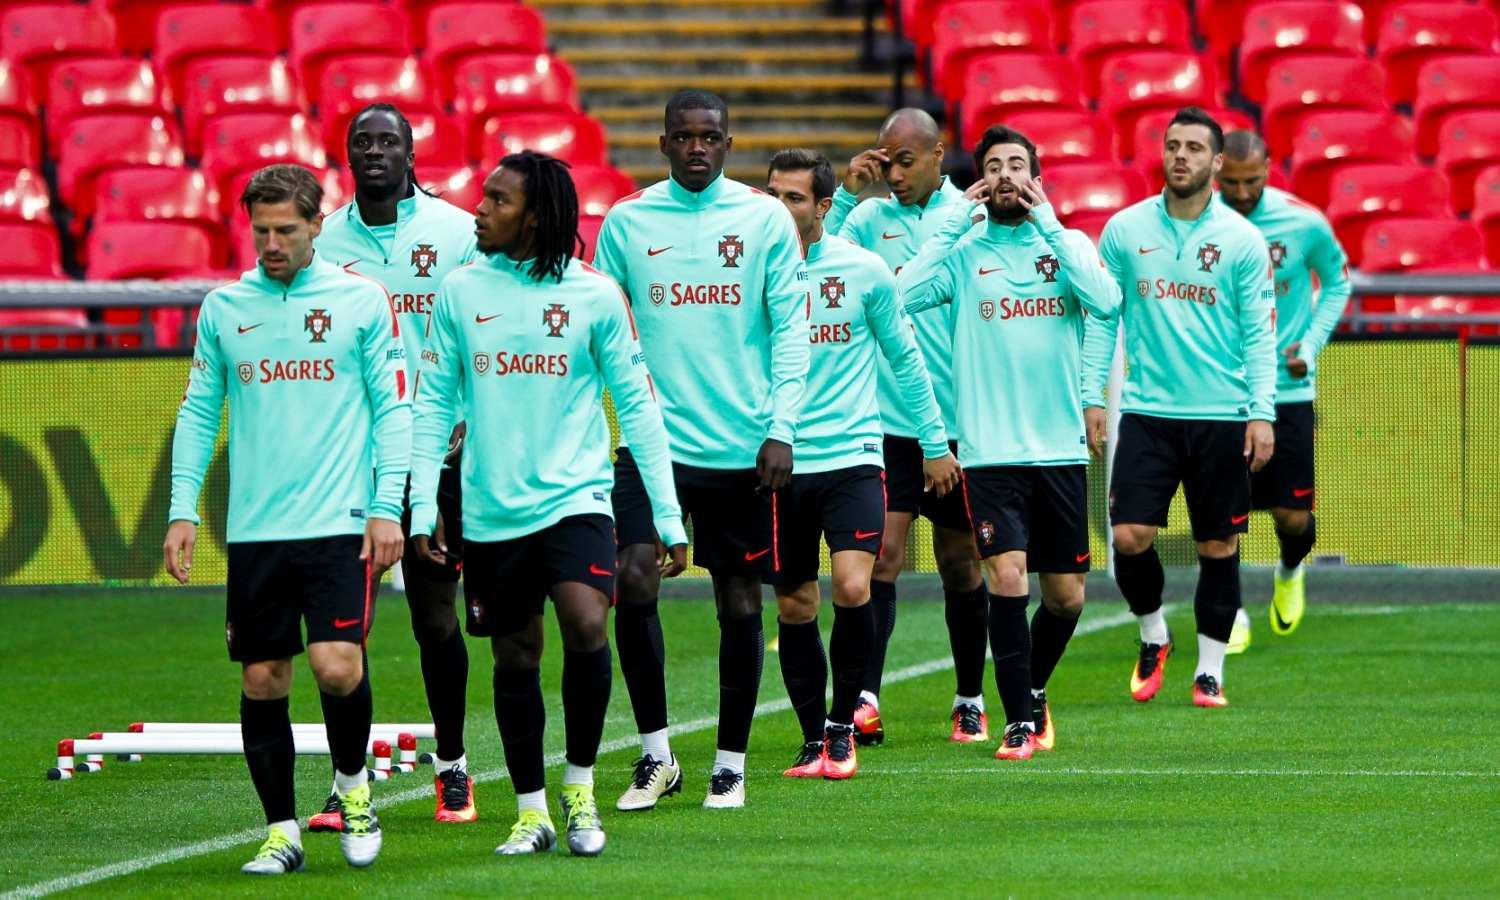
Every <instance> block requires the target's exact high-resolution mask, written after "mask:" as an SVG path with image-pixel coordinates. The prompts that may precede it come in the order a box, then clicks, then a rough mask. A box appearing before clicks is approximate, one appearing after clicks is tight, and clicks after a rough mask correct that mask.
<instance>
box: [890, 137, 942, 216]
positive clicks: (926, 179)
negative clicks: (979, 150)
mask: <svg viewBox="0 0 1500 900" xmlns="http://www.w3.org/2000/svg"><path fill="white" fill-rule="evenodd" d="M880 149H882V150H884V151H885V155H886V156H887V157H889V158H890V162H888V163H884V164H882V165H881V167H880V169H881V171H882V172H883V173H884V174H885V183H886V185H887V186H888V187H889V188H890V189H891V196H893V197H895V198H896V202H897V203H900V204H901V205H902V206H910V205H912V204H913V203H926V202H927V198H928V197H931V196H932V192H933V191H935V190H937V189H938V185H940V184H942V182H943V145H942V143H941V142H938V143H936V144H934V143H932V142H931V141H930V140H929V139H927V138H926V137H924V136H923V135H922V134H921V132H920V131H919V130H917V129H914V128H899V129H893V130H892V131H891V132H889V133H888V134H886V136H885V141H884V143H882V144H881V146H880Z"/></svg>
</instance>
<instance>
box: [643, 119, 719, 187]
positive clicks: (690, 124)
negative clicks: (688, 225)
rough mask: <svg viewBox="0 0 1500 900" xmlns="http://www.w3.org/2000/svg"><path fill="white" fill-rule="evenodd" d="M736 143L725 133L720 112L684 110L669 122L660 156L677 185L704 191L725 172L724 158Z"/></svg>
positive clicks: (663, 137) (662, 141)
mask: <svg viewBox="0 0 1500 900" xmlns="http://www.w3.org/2000/svg"><path fill="white" fill-rule="evenodd" d="M733 143H734V138H731V137H730V136H729V135H727V134H725V133H724V123H723V122H721V121H720V118H719V113H718V111H717V110H712V109H683V110H679V111H677V112H675V113H673V114H672V117H671V118H670V119H669V120H668V121H667V133H666V134H664V135H662V136H661V152H662V154H663V155H664V156H666V158H667V161H668V162H669V163H670V164H671V169H672V177H673V178H675V179H677V183H678V184H680V185H682V186H683V187H685V188H687V189H688V190H690V191H701V190H703V189H704V188H706V187H708V186H709V185H710V184H711V183H713V180H714V179H715V178H718V177H719V173H721V172H723V171H724V157H726V156H728V155H729V148H730V146H731V145H732V144H733Z"/></svg>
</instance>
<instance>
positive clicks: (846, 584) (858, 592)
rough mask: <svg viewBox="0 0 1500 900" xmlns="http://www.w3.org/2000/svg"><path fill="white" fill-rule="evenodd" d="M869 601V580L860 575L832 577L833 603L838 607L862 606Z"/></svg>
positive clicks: (837, 575) (836, 575)
mask: <svg viewBox="0 0 1500 900" xmlns="http://www.w3.org/2000/svg"><path fill="white" fill-rule="evenodd" d="M869 601H870V580H869V579H868V578H866V577H865V576H864V575H863V574H862V573H858V572H856V573H853V574H835V575H834V576H833V602H834V603H837V604H838V605H839V606H863V605H864V604H866V603H868V602H869Z"/></svg>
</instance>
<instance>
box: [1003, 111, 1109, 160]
mask: <svg viewBox="0 0 1500 900" xmlns="http://www.w3.org/2000/svg"><path fill="white" fill-rule="evenodd" d="M1005 124H1006V125H1009V126H1010V127H1011V128H1014V129H1015V130H1017V131H1019V132H1021V133H1022V134H1024V135H1026V137H1028V138H1030V139H1031V142H1032V143H1033V144H1036V152H1037V157H1038V158H1040V159H1041V160H1042V161H1043V163H1044V164H1045V165H1048V166H1050V165H1052V164H1053V163H1058V162H1113V161H1114V143H1115V132H1114V129H1113V128H1110V127H1109V120H1108V119H1106V118H1104V117H1103V116H1097V115H1094V114H1093V113H1088V112H1083V111H1082V110H1077V109H1034V110H1029V111H1027V112H1018V113H1016V114H1015V115H1011V116H1006V117H1005ZM976 137H977V136H976Z"/></svg>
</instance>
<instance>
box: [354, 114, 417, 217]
mask: <svg viewBox="0 0 1500 900" xmlns="http://www.w3.org/2000/svg"><path fill="white" fill-rule="evenodd" d="M347 149H348V151H349V171H350V172H351V173H353V175H354V188H355V190H356V191H358V192H359V193H360V194H363V195H366V196H370V197H389V196H391V195H392V194H395V193H396V192H397V191H403V190H404V189H406V188H407V186H408V182H407V173H409V172H410V171H411V166H412V161H413V158H414V152H413V150H412V147H411V145H410V144H409V143H408V142H407V140H406V137H405V135H403V134H402V133H401V124H400V122H398V121H397V120H396V117H395V116H394V115H393V114H391V113H389V112H386V111H385V110H373V111H371V112H367V113H365V114H364V115H362V116H360V117H359V118H357V119H355V120H354V122H353V123H352V125H351V126H350V128H349V144H348V148H347Z"/></svg>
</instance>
